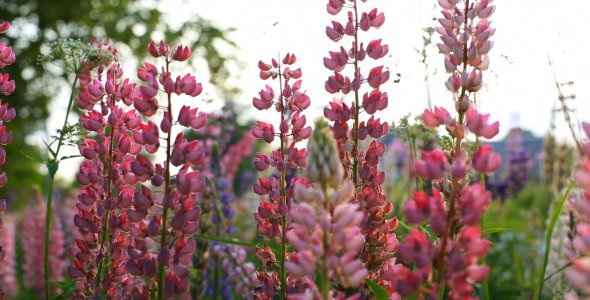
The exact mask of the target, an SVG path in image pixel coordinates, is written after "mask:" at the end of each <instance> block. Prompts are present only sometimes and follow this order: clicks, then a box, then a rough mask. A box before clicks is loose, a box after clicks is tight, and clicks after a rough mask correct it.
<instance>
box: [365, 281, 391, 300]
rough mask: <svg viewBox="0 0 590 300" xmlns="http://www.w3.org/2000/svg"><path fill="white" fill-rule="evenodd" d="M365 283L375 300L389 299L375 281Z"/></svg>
mask: <svg viewBox="0 0 590 300" xmlns="http://www.w3.org/2000/svg"><path fill="white" fill-rule="evenodd" d="M365 283H366V284H367V285H368V286H369V288H370V289H371V292H372V293H373V296H375V299H377V300H387V299H389V296H388V295H387V291H386V290H385V289H384V288H383V287H382V286H380V285H379V284H378V283H376V282H375V281H373V280H371V279H367V280H365Z"/></svg>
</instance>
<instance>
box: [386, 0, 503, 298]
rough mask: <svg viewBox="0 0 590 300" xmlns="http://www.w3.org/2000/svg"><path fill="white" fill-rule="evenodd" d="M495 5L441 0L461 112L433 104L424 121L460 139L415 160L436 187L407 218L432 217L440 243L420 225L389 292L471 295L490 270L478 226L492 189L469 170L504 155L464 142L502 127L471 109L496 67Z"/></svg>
mask: <svg viewBox="0 0 590 300" xmlns="http://www.w3.org/2000/svg"><path fill="white" fill-rule="evenodd" d="M491 2H492V1H489V0H480V1H469V0H467V1H458V0H440V1H439V5H441V6H442V8H443V11H442V14H443V17H442V18H440V19H439V22H440V24H441V25H442V27H439V28H437V32H438V33H439V34H440V35H441V40H442V43H441V44H438V48H439V50H440V52H441V53H442V54H444V55H445V69H446V71H447V72H448V73H450V74H451V75H450V77H449V79H448V81H447V84H446V85H447V88H448V89H449V90H450V91H451V92H453V97H454V101H455V107H454V108H455V111H456V117H455V118H453V117H451V115H450V113H449V112H448V111H447V110H446V109H445V108H440V107H434V109H426V110H425V111H424V113H423V115H422V118H423V120H424V124H425V125H426V126H427V127H431V128H435V127H438V126H441V125H444V126H445V127H446V129H447V131H448V132H449V133H450V135H451V137H452V138H453V144H452V146H453V147H452V149H450V150H448V151H442V150H438V149H435V150H431V151H423V152H422V159H417V160H415V162H414V166H415V169H416V173H417V174H418V175H419V176H421V177H422V178H424V179H428V180H431V181H432V182H433V187H435V188H434V189H432V191H431V192H430V193H429V192H426V191H416V192H415V193H414V196H413V198H411V199H409V200H407V201H406V204H405V211H406V217H407V220H408V221H409V223H411V224H415V225H418V224H422V223H424V222H428V223H429V224H430V226H431V228H432V230H433V232H434V233H435V234H436V237H437V239H438V240H437V241H431V240H430V239H429V238H427V236H426V235H425V234H424V233H422V232H421V231H419V230H417V229H415V230H413V231H412V232H411V233H410V235H408V236H407V237H406V239H405V240H404V242H403V243H402V244H401V245H400V246H399V250H398V257H397V260H391V261H389V262H388V267H387V269H386V270H384V272H383V273H382V277H383V278H384V280H385V281H386V285H387V287H388V291H389V292H390V293H397V294H398V296H402V297H406V296H410V295H412V294H414V293H416V292H417V291H420V293H422V294H423V295H424V296H426V297H435V298H436V297H438V295H439V291H440V290H441V289H445V287H448V289H446V290H447V292H446V293H447V294H446V295H447V297H448V298H450V299H466V298H469V297H471V296H472V295H473V293H474V287H473V284H474V283H476V282H480V281H483V280H484V279H485V277H486V276H487V273H488V267H487V266H485V265H480V264H479V260H480V258H482V257H485V255H486V254H487V251H488V250H489V242H488V241H486V240H485V239H483V238H482V237H481V228H480V227H479V226H480V224H481V219H482V217H483V213H484V212H485V210H486V209H487V208H488V206H489V203H490V200H491V194H490V192H489V191H486V190H485V188H484V186H483V185H481V184H479V183H477V184H472V185H469V182H468V180H467V179H468V176H467V175H468V174H469V173H470V171H471V172H472V173H473V172H474V173H476V175H477V174H488V173H492V172H494V171H496V170H497V169H498V168H499V166H500V161H501V159H500V156H499V155H498V154H495V153H493V152H492V147H491V146H488V145H479V147H478V149H477V150H476V151H475V152H474V153H473V155H472V156H470V155H469V154H468V153H467V152H466V151H465V149H463V145H462V144H463V140H464V138H465V137H466V135H467V134H468V133H472V134H474V135H475V136H476V137H477V138H481V137H483V138H487V139H490V138H493V137H494V136H495V135H496V134H497V133H498V130H499V123H498V122H494V123H489V121H488V119H489V115H487V114H479V113H478V112H477V111H475V109H473V108H470V107H471V106H472V103H471V100H470V97H471V96H472V94H473V93H475V92H477V91H479V90H480V88H481V86H482V71H484V70H486V69H487V68H488V65H489V59H488V57H487V53H488V51H489V50H490V48H491V46H492V43H491V42H490V41H489V38H490V37H491V36H492V35H493V33H494V29H493V28H491V27H490V22H489V21H488V20H487V18H488V17H489V16H490V15H491V13H492V12H493V11H494V6H493V5H491ZM442 191H444V192H442ZM429 194H430V195H429ZM399 263H403V264H410V265H413V266H414V267H413V268H409V267H407V266H406V265H402V264H399Z"/></svg>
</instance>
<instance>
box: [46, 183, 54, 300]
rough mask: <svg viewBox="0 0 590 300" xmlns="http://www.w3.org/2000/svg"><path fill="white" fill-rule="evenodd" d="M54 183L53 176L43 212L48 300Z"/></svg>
mask: <svg viewBox="0 0 590 300" xmlns="http://www.w3.org/2000/svg"><path fill="white" fill-rule="evenodd" d="M54 183H55V175H52V176H51V177H50V179H49V190H48V195H47V207H46V211H45V255H44V264H45V265H44V266H45V270H44V278H45V299H51V298H50V291H49V233H50V231H49V228H50V226H51V203H52V201H53V186H54Z"/></svg>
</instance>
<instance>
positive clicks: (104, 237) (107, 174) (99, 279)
mask: <svg viewBox="0 0 590 300" xmlns="http://www.w3.org/2000/svg"><path fill="white" fill-rule="evenodd" d="M113 85H114V83H113ZM114 107H115V97H114V96H113V97H112V98H111V113H112V111H113V108H114ZM115 130H116V129H115V127H114V126H111V132H110V133H109V135H110V136H109V154H108V157H107V163H106V168H105V169H104V176H105V177H106V178H107V183H106V184H107V185H106V190H105V193H106V195H105V199H103V201H106V200H107V199H108V198H109V197H111V195H112V193H111V185H112V178H111V168H112V164H113V152H114V147H113V144H114V143H115ZM110 216H111V208H110V206H109V208H108V209H107V211H106V213H105V217H104V219H103V221H102V235H101V240H100V248H99V251H103V247H104V244H105V241H106V240H107V236H108V227H109V219H110ZM103 254H104V253H103ZM106 257H107V256H106V254H105V255H103V259H101V261H100V262H99V263H98V273H97V275H96V291H97V293H100V286H101V285H102V279H103V278H102V274H106V270H103V269H104V268H107V265H108V264H106V263H104V261H105V258H106Z"/></svg>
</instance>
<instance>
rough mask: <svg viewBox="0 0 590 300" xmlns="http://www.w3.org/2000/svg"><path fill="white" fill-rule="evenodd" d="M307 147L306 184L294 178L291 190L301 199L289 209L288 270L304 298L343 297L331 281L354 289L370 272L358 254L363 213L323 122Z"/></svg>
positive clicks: (317, 127)
mask: <svg viewBox="0 0 590 300" xmlns="http://www.w3.org/2000/svg"><path fill="white" fill-rule="evenodd" d="M308 150H309V153H310V158H309V165H308V169H307V179H308V180H309V182H310V184H307V183H305V182H299V183H296V186H295V191H294V194H295V197H296V198H297V200H299V201H300V203H297V204H293V205H292V206H291V208H290V210H289V214H290V216H291V219H292V227H291V229H290V230H289V231H288V232H287V239H288V240H289V242H290V243H291V244H292V245H293V249H294V252H293V253H291V255H290V257H289V261H288V262H287V269H288V270H289V272H290V273H292V274H293V275H294V276H295V277H296V278H305V279H306V282H307V287H306V288H305V290H304V291H303V293H302V294H303V295H302V297H303V298H313V299H315V298H321V299H324V300H328V299H332V298H333V297H342V296H343V295H342V294H341V293H340V292H338V291H337V290H336V289H334V285H335V284H334V283H333V282H334V281H337V282H338V283H337V285H338V286H340V287H343V288H356V287H359V286H361V285H362V284H363V282H364V281H365V278H366V276H367V274H368V270H367V269H366V268H365V266H364V264H363V263H362V261H361V260H360V259H358V258H357V256H358V254H359V252H360V251H361V249H362V247H363V244H364V236H363V234H362V232H361V230H360V227H359V226H360V225H361V222H362V219H363V213H362V212H361V211H359V207H358V205H357V204H353V203H350V200H351V199H352V198H353V197H354V185H353V184H352V183H351V182H350V181H349V180H345V179H343V174H344V171H343V168H342V164H341V162H340V161H339V160H338V158H337V156H336V153H337V151H338V150H337V146H336V141H335V140H334V138H333V135H332V132H331V131H330V128H329V126H328V124H327V123H326V122H325V121H323V120H319V121H317V122H316V126H315V130H314V133H313V136H312V138H311V140H310V144H309V147H308ZM316 274H317V276H318V278H317V280H314V277H315V276H316ZM314 282H318V283H319V286H318V285H316V284H315V283H314Z"/></svg>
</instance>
